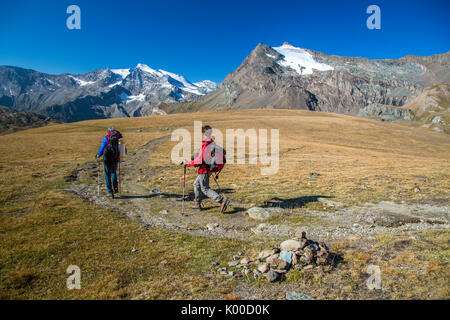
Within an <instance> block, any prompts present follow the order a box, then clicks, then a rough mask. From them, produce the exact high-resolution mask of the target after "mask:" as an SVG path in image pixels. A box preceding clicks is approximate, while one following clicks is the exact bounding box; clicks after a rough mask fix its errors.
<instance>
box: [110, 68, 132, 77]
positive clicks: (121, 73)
mask: <svg viewBox="0 0 450 320" xmlns="http://www.w3.org/2000/svg"><path fill="white" fill-rule="evenodd" d="M111 72H112V73H114V74H117V75H119V76H121V77H122V79H125V78H126V77H128V75H129V74H130V69H111Z"/></svg>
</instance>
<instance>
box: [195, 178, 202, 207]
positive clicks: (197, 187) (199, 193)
mask: <svg viewBox="0 0 450 320" xmlns="http://www.w3.org/2000/svg"><path fill="white" fill-rule="evenodd" d="M200 176H202V175H201V174H199V175H198V176H197V179H195V181H194V195H195V199H194V200H195V201H197V202H200V201H201V200H202V191H201V185H200Z"/></svg>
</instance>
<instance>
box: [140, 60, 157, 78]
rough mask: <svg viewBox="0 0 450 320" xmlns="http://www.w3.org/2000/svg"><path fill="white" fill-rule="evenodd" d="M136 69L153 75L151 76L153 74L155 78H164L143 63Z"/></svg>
mask: <svg viewBox="0 0 450 320" xmlns="http://www.w3.org/2000/svg"><path fill="white" fill-rule="evenodd" d="M136 69H139V70H142V71H144V72H147V73H151V74H153V75H155V76H158V77H161V76H162V74H161V73H160V72H158V71H156V70H154V69H152V68H150V67H149V66H148V65H146V64H143V63H138V64H137V66H136Z"/></svg>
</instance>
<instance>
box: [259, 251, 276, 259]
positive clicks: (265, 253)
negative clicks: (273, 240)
mask: <svg viewBox="0 0 450 320" xmlns="http://www.w3.org/2000/svg"><path fill="white" fill-rule="evenodd" d="M273 254H274V252H273V250H264V251H261V252H260V253H259V255H258V259H266V258H267V257H270V256H271V255H273Z"/></svg>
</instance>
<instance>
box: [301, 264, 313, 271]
mask: <svg viewBox="0 0 450 320" xmlns="http://www.w3.org/2000/svg"><path fill="white" fill-rule="evenodd" d="M312 268H314V266H313V265H312V264H310V265H307V266H305V267H304V268H303V270H311V269H312Z"/></svg>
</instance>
